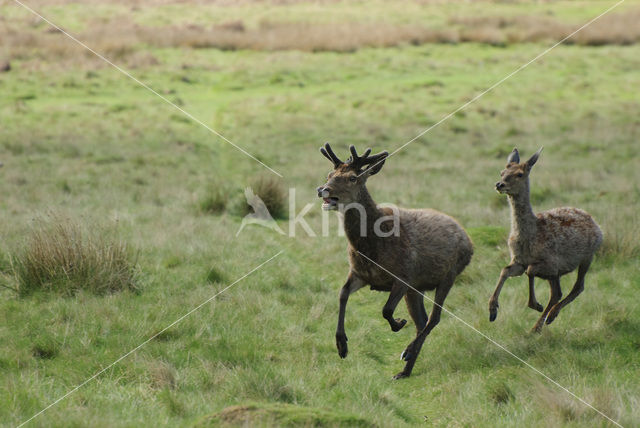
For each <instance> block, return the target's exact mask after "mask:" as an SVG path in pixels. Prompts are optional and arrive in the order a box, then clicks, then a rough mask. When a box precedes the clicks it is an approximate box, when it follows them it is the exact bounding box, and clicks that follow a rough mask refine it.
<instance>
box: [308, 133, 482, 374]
mask: <svg viewBox="0 0 640 428" xmlns="http://www.w3.org/2000/svg"><path fill="white" fill-rule="evenodd" d="M320 151H321V152H322V154H323V155H324V156H326V157H327V158H328V159H329V160H330V161H331V162H332V163H333V167H334V169H333V171H331V172H330V173H329V176H328V179H327V183H326V184H324V185H323V186H320V187H318V189H317V191H318V197H321V198H323V200H324V204H323V206H322V207H323V209H325V210H338V211H340V212H341V213H342V214H343V215H344V230H345V234H346V236H347V239H348V241H349V246H348V253H349V264H350V270H349V274H348V276H347V281H346V283H345V284H344V286H343V287H342V289H341V290H340V310H339V315H338V328H337V330H336V345H337V347H338V354H339V355H340V357H341V358H345V357H346V356H347V335H346V334H345V331H344V316H345V310H346V307H347V300H348V299H349V295H350V294H351V293H353V292H355V291H357V290H358V289H360V288H362V287H364V286H366V285H369V286H370V287H371V289H372V290H378V291H387V292H389V293H390V294H389V298H388V300H387V303H386V304H385V305H384V307H383V308H382V316H383V317H384V318H385V319H386V320H387V321H388V322H389V325H390V326H391V330H393V331H398V330H400V329H401V328H402V327H404V325H405V324H406V322H407V321H406V320H403V319H397V318H394V317H393V312H394V310H395V308H396V306H397V305H398V303H399V302H400V300H401V299H402V297H404V298H405V302H406V304H407V308H408V310H409V314H410V315H411V318H412V319H413V322H414V323H415V325H416V330H417V335H416V338H415V339H414V340H413V341H412V342H411V343H410V344H409V346H407V348H406V349H405V351H404V352H403V353H402V359H403V360H404V361H406V365H405V367H404V369H403V370H402V371H401V372H400V373H398V374H397V375H395V377H394V378H395V379H401V378H404V377H408V376H409V375H410V374H411V370H412V369H413V366H414V364H415V362H416V359H417V357H418V354H419V352H420V349H421V348H422V344H423V343H424V340H425V338H426V337H427V335H428V334H429V333H430V332H431V330H433V328H434V327H435V326H436V325H438V322H439V321H440V313H441V311H442V304H443V303H444V300H445V298H446V297H447V294H448V293H449V290H450V289H451V286H452V285H453V283H454V281H455V279H456V277H457V276H458V275H459V274H460V273H461V272H462V271H463V270H464V268H465V267H466V266H467V265H468V264H469V262H470V261H471V256H472V254H473V247H472V244H471V240H470V239H469V237H468V236H467V234H466V232H465V231H464V229H463V228H462V226H460V224H459V223H458V222H457V221H456V220H455V219H453V218H452V217H449V216H448V215H446V214H443V213H441V212H438V211H434V210H429V209H396V210H392V209H391V208H380V207H378V206H376V204H375V202H374V201H373V199H371V196H370V195H369V192H368V191H367V187H366V182H367V179H368V178H369V177H370V176H372V175H374V174H377V173H378V172H379V171H380V169H381V168H382V166H383V165H384V162H385V159H386V157H387V156H388V153H387V152H382V153H379V154H377V155H373V156H369V154H370V153H371V149H367V150H366V152H365V153H364V154H363V155H362V156H358V154H357V152H356V149H355V147H354V146H351V147H350V151H351V157H350V158H349V159H347V161H346V162H343V161H341V160H340V159H339V158H338V157H337V156H336V155H335V154H334V153H333V151H332V150H331V147H330V146H329V144H326V145H325V146H324V147H323V148H321V149H320ZM394 228H395V230H394ZM392 232H394V233H392ZM407 284H409V285H410V286H409V285H407ZM431 290H435V300H434V302H435V304H434V306H433V309H432V311H431V317H430V318H429V317H427V313H426V311H425V308H424V302H423V294H422V293H423V292H424V291H431Z"/></svg>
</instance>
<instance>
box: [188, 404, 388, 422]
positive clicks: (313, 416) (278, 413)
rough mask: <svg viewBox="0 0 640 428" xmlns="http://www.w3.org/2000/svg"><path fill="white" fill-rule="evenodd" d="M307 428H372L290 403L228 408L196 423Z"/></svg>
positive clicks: (337, 414) (358, 419)
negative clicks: (334, 427)
mask: <svg viewBox="0 0 640 428" xmlns="http://www.w3.org/2000/svg"><path fill="white" fill-rule="evenodd" d="M253 425H257V426H285V427H288V426H305V427H307V426H309V427H333V426H353V427H375V426H376V425H375V424H373V423H371V422H369V421H367V420H366V419H364V418H361V417H359V416H356V415H352V414H347V413H341V412H339V411H336V410H335V409H334V410H332V411H328V410H323V409H316V408H310V407H303V406H296V405H291V404H281V403H278V404H249V405H240V406H231V407H227V408H226V409H224V410H222V411H221V412H219V413H216V414H215V415H212V416H209V417H207V418H205V419H203V420H202V421H200V422H199V423H197V424H196V426H198V427H207V426H253Z"/></svg>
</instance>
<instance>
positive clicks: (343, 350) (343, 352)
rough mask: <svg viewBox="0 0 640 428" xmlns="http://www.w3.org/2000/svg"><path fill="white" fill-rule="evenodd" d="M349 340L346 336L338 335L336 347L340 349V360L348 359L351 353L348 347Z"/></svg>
mask: <svg viewBox="0 0 640 428" xmlns="http://www.w3.org/2000/svg"><path fill="white" fill-rule="evenodd" d="M347 340H348V339H347V336H346V335H344V334H342V335H338V334H336V346H337V348H338V355H340V358H346V357H347V353H348V352H349V349H348V347H347Z"/></svg>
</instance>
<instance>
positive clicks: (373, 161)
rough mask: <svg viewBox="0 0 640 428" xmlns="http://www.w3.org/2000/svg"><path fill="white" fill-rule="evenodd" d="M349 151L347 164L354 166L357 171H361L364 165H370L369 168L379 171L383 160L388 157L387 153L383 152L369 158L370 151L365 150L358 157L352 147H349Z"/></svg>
mask: <svg viewBox="0 0 640 428" xmlns="http://www.w3.org/2000/svg"><path fill="white" fill-rule="evenodd" d="M349 151H351V157H350V158H349V159H348V160H347V163H349V164H351V165H353V166H355V167H356V168H357V169H358V170H360V169H362V167H363V166H365V165H372V166H371V167H370V168H377V169H380V168H382V164H383V163H384V160H385V158H386V157H387V156H388V155H389V152H387V151H384V152H381V153H378V154H377V155H373V156H369V153H371V149H367V150H365V151H364V153H363V154H362V156H358V152H356V148H355V147H354V146H349ZM376 172H377V171H376Z"/></svg>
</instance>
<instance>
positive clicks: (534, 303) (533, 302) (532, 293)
mask: <svg viewBox="0 0 640 428" xmlns="http://www.w3.org/2000/svg"><path fill="white" fill-rule="evenodd" d="M534 282H535V276H533V275H529V303H528V304H527V306H529V307H530V308H531V309H534V310H536V311H538V312H542V311H543V307H542V305H541V304H540V303H538V299H536V290H535V288H534Z"/></svg>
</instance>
